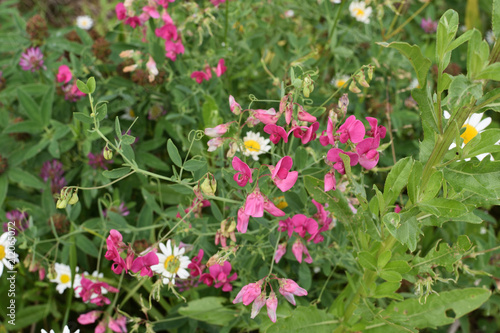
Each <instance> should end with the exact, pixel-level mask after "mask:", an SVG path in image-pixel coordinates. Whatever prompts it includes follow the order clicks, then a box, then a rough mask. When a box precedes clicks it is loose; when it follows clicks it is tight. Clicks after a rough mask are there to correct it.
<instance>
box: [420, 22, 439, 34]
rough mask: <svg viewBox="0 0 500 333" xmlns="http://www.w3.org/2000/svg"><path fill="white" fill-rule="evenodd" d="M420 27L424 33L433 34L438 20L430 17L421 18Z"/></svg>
mask: <svg viewBox="0 0 500 333" xmlns="http://www.w3.org/2000/svg"><path fill="white" fill-rule="evenodd" d="M420 27H421V28H422V30H424V32H425V33H426V34H433V33H435V32H436V30H437V27H438V22H437V21H433V20H431V19H425V18H422V21H421V22H420Z"/></svg>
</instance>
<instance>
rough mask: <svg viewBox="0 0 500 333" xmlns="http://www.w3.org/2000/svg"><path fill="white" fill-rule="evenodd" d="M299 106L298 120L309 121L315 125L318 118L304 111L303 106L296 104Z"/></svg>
mask: <svg viewBox="0 0 500 333" xmlns="http://www.w3.org/2000/svg"><path fill="white" fill-rule="evenodd" d="M295 104H296V105H297V106H298V109H299V111H298V112H297V119H298V120H300V121H307V122H309V123H313V122H315V121H316V117H314V116H313V115H311V114H309V113H308V112H306V111H305V110H304V108H303V107H302V105H300V104H297V103H295Z"/></svg>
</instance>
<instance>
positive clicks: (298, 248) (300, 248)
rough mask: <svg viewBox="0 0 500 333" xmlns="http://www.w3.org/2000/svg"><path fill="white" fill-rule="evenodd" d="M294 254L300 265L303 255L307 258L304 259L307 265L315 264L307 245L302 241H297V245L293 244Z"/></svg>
mask: <svg viewBox="0 0 500 333" xmlns="http://www.w3.org/2000/svg"><path fill="white" fill-rule="evenodd" d="M292 253H293V255H294V256H295V258H296V259H297V261H298V262H299V263H302V255H303V254H304V255H305V256H306V258H305V259H304V261H305V262H306V263H308V264H310V263H312V262H313V260H312V257H311V255H310V254H309V251H308V250H307V247H306V245H305V244H304V243H303V242H302V241H301V240H300V239H297V240H296V241H295V243H293V245H292Z"/></svg>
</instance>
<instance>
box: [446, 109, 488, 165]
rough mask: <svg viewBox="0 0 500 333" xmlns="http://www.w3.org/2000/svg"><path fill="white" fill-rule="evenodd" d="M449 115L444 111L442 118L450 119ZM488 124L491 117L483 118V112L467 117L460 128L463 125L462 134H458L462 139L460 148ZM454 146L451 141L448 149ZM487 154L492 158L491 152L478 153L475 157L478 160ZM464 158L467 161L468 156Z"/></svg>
mask: <svg viewBox="0 0 500 333" xmlns="http://www.w3.org/2000/svg"><path fill="white" fill-rule="evenodd" d="M450 117H451V115H450V113H449V112H448V111H444V118H445V119H450ZM489 124H491V118H490V117H487V118H484V119H483V113H474V114H473V115H471V116H470V117H469V118H467V120H466V121H465V123H464V125H463V126H462V128H464V127H465V131H464V132H463V133H462V135H460V137H461V138H462V139H464V141H463V143H462V148H464V147H465V145H466V144H467V143H469V141H470V140H472V139H474V138H475V137H476V135H478V134H479V133H482V132H483V131H484V129H485V128H486V127H488V125H489ZM456 146H457V145H456V143H455V142H453V143H452V144H451V145H450V148H449V149H453V148H455V147H456ZM488 155H490V159H491V160H493V156H491V154H489V153H484V154H479V155H477V156H476V157H477V159H478V160H480V161H482V160H483V158H485V157H486V156H488ZM465 160H466V161H469V160H470V158H466V159H465Z"/></svg>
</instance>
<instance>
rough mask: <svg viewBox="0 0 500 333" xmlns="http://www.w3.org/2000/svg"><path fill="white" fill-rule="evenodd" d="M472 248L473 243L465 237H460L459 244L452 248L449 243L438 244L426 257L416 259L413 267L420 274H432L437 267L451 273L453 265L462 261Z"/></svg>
mask: <svg viewBox="0 0 500 333" xmlns="http://www.w3.org/2000/svg"><path fill="white" fill-rule="evenodd" d="M471 247H472V243H471V241H470V240H469V238H468V237H467V236H465V235H461V236H458V239H457V243H455V244H453V246H452V247H450V246H449V245H448V244H447V243H439V242H438V243H436V246H435V247H434V248H432V249H431V250H430V251H429V253H427V255H426V256H425V257H423V258H422V257H414V259H413V261H412V267H413V268H418V272H419V273H432V272H433V271H432V269H433V267H435V266H443V267H445V268H446V270H448V271H449V272H451V271H452V270H453V265H454V264H455V263H456V262H458V261H459V260H461V259H462V257H463V256H464V255H465V253H466V252H467V251H468V250H469V249H470V248H471Z"/></svg>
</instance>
